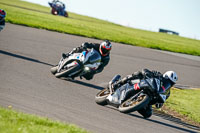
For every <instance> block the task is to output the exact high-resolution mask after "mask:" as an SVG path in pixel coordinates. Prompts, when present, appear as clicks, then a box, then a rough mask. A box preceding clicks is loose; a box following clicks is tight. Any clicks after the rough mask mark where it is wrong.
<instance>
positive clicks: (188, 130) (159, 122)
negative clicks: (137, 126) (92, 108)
mask: <svg viewBox="0 0 200 133" xmlns="http://www.w3.org/2000/svg"><path fill="white" fill-rule="evenodd" d="M105 107H106V108H109V109H113V110H115V111H118V109H117V108H115V107H113V106H110V105H107V106H105ZM123 114H125V113H123ZM125 115H129V116H133V117H136V118H139V119H143V120H146V121H149V122H153V123H156V124H160V125H164V126H167V127H171V128H175V129H177V130H181V131H184V132H189V133H196V132H195V131H194V130H197V132H198V131H199V130H200V128H199V127H197V126H194V125H191V124H187V123H185V122H183V121H181V120H179V119H178V118H175V117H173V116H170V115H167V114H166V115H160V114H159V113H157V112H156V113H153V115H155V116H158V117H161V118H163V119H165V120H168V121H172V122H174V123H177V124H179V125H183V126H185V127H188V128H191V129H193V130H190V129H186V128H184V127H183V128H182V127H178V126H175V125H172V124H168V123H164V122H161V121H157V120H153V119H151V118H150V119H145V118H143V117H142V116H141V115H137V114H133V113H128V114H125Z"/></svg>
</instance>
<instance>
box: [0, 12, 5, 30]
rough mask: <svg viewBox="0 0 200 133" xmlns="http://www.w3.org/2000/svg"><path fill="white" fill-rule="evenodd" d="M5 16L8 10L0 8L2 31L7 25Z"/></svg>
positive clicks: (0, 27)
mask: <svg viewBox="0 0 200 133" xmlns="http://www.w3.org/2000/svg"><path fill="white" fill-rule="evenodd" d="M5 17H6V12H5V11H4V10H3V9H0V31H1V30H3V28H4V27H5Z"/></svg>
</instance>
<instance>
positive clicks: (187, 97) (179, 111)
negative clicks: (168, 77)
mask: <svg viewBox="0 0 200 133" xmlns="http://www.w3.org/2000/svg"><path fill="white" fill-rule="evenodd" d="M199 96H200V89H185V90H181V89H176V88H173V89H172V90H171V96H170V97H169V99H168V100H167V101H166V103H165V106H164V107H163V108H162V109H160V111H163V112H165V113H167V114H170V115H172V116H175V117H178V118H180V119H181V120H182V121H185V122H188V123H190V124H193V125H196V126H199V127H200V103H199V101H200V97H199Z"/></svg>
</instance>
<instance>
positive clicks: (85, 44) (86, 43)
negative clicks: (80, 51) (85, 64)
mask: <svg viewBox="0 0 200 133" xmlns="http://www.w3.org/2000/svg"><path fill="white" fill-rule="evenodd" d="M88 44H89V43H88V42H84V43H82V44H81V47H86V46H87V45H88Z"/></svg>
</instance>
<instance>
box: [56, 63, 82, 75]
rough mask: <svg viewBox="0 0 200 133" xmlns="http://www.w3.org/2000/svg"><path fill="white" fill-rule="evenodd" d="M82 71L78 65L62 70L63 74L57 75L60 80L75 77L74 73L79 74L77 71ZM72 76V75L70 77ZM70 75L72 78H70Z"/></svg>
mask: <svg viewBox="0 0 200 133" xmlns="http://www.w3.org/2000/svg"><path fill="white" fill-rule="evenodd" d="M80 69H81V66H80V65H79V64H78V63H77V64H76V65H74V66H73V67H71V68H69V69H62V70H61V72H57V73H56V74H55V76H56V78H60V77H70V76H73V75H74V74H73V73H75V74H76V73H77V71H79V70H80ZM70 74H72V75H70ZM69 75H70V76H69Z"/></svg>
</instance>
